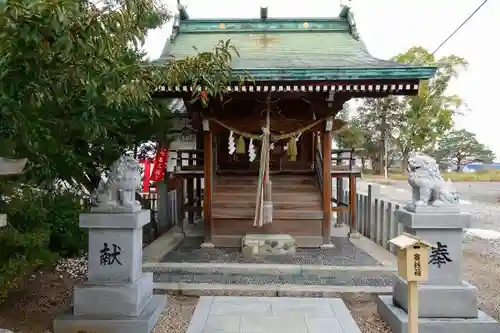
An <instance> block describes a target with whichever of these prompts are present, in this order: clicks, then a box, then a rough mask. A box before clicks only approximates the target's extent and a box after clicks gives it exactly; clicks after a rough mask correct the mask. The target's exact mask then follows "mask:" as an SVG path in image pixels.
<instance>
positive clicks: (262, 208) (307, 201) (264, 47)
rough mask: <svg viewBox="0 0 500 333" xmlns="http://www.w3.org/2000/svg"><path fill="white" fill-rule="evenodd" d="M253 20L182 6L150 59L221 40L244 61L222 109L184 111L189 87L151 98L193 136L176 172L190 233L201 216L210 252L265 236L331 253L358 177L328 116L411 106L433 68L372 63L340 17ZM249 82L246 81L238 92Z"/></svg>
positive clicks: (349, 18) (264, 15) (212, 104)
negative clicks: (179, 112)
mask: <svg viewBox="0 0 500 333" xmlns="http://www.w3.org/2000/svg"><path fill="white" fill-rule="evenodd" d="M255 9H256V10H255V14H256V15H255V16H256V18H254V19H191V18H189V16H188V15H187V12H186V10H185V9H184V8H182V7H181V9H180V15H178V16H177V19H176V21H175V24H174V29H173V31H174V32H173V35H172V37H171V38H170V39H169V40H168V41H167V44H166V45H165V47H164V51H163V53H162V56H161V57H160V59H158V60H157V61H160V62H161V61H163V62H166V61H169V59H172V57H175V59H181V58H184V57H186V56H193V55H195V54H196V50H198V52H204V51H212V50H213V48H214V46H215V45H217V44H218V42H219V41H220V40H224V41H225V40H228V39H231V41H232V42H233V43H234V45H235V47H236V49H237V50H238V52H239V54H240V57H236V56H235V57H234V59H233V60H232V61H233V62H232V67H233V69H234V70H233V76H234V84H232V85H231V86H229V87H228V88H227V92H226V94H225V95H224V98H223V100H222V101H220V100H218V99H214V100H210V101H209V103H208V106H203V105H202V104H201V102H200V101H198V102H195V103H191V102H190V101H191V98H192V91H191V90H190V89H191V83H190V82H186V83H185V85H183V86H175V87H173V86H163V87H160V88H159V89H158V90H157V91H156V93H155V97H156V98H166V99H183V100H184V104H185V107H186V112H187V115H188V117H189V118H190V119H191V126H193V128H194V129H195V130H196V131H197V132H196V133H197V134H196V151H193V152H192V154H190V155H189V156H192V161H191V162H190V163H188V165H187V166H185V165H184V166H182V165H181V164H179V165H180V167H179V168H177V169H176V171H175V176H176V177H180V178H182V179H187V180H188V184H191V185H188V189H187V192H188V198H187V201H188V204H187V205H186V206H185V208H184V209H185V211H186V212H187V214H188V216H190V220H191V222H193V221H194V219H193V216H195V215H196V214H199V215H200V217H202V221H203V228H204V237H205V243H206V245H208V246H212V245H214V246H216V247H239V246H241V242H242V238H243V237H244V236H245V235H247V234H269V235H290V236H292V237H293V238H294V239H295V241H296V246H297V247H320V246H324V247H328V246H329V244H330V243H331V224H332V214H333V213H338V216H348V218H347V219H346V220H345V221H344V222H345V223H347V224H349V225H350V227H351V230H354V223H355V221H356V216H355V209H354V201H355V193H356V178H358V177H360V170H358V169H356V168H355V167H354V166H353V160H354V151H352V150H350V149H340V150H332V138H333V137H334V136H335V135H336V133H337V132H338V131H339V130H340V129H341V128H342V126H344V125H345V122H343V121H341V120H338V119H336V118H335V117H336V115H337V114H338V112H339V111H340V110H342V108H343V105H344V103H346V102H347V101H349V100H350V99H351V98H363V97H377V98H382V97H386V96H389V95H416V94H417V93H418V90H419V85H420V83H421V81H423V80H428V79H430V78H432V77H433V76H434V74H435V72H436V68H435V67H422V66H414V65H403V64H399V63H396V62H394V61H391V60H382V59H378V58H375V57H373V56H372V55H371V54H370V53H369V52H368V50H367V48H366V46H365V44H364V43H363V41H362V39H361V37H360V34H359V32H358V30H357V28H356V23H355V21H354V17H353V13H352V10H351V9H350V8H349V7H346V6H344V7H343V8H342V9H341V11H340V14H339V15H338V17H333V18H293V19H292V18H290V19H288V18H279V19H278V18H273V17H272V13H268V12H267V9H266V8H261V9H260V12H259V8H255ZM259 13H260V17H259ZM387 38H390V36H388V37H387ZM246 74H248V75H249V76H251V77H252V78H253V80H254V82H253V81H252V82H244V83H243V84H241V83H240V82H239V80H238V78H239V77H240V76H243V75H246ZM193 156H194V157H193ZM342 178H344V179H345V178H346V179H349V182H348V184H349V185H348V189H349V196H348V198H340V197H337V198H336V199H332V186H333V185H335V186H336V187H337V188H338V189H339V190H340V192H342V193H344V190H347V189H345V188H342V183H343V182H340V181H337V180H340V179H342ZM195 183H196V184H197V186H196V187H194V185H193V184H195ZM201 184H203V185H202V186H200V185H201ZM202 187H203V203H202V204H201V197H202V196H201V188H202ZM194 192H197V193H198V196H197V198H198V200H196V199H193V198H194V197H196V195H194V194H193V193H194ZM190 193H191V194H190ZM189 195H191V196H190V197H189ZM341 199H342V200H341ZM196 202H198V204H196ZM337 221H339V219H337Z"/></svg>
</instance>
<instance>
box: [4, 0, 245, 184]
mask: <svg viewBox="0 0 500 333" xmlns="http://www.w3.org/2000/svg"><path fill="white" fill-rule="evenodd" d="M168 19H169V15H168V12H167V10H166V8H164V7H162V6H160V5H158V4H157V3H156V2H155V1H154V0H134V1H132V0H105V1H103V2H99V1H88V0H34V1H23V0H9V1H8V3H7V4H6V6H5V7H4V11H3V12H0V50H1V52H0V105H1V107H0V115H1V122H0V139H1V140H0V155H2V156H6V157H10V156H13V157H15V156H22V157H27V158H29V161H30V165H29V168H28V172H27V177H28V178H29V179H31V180H33V181H35V182H37V183H40V184H41V183H46V184H51V183H53V181H54V179H62V180H66V181H70V182H75V183H78V184H84V185H85V186H86V187H87V188H92V187H94V186H96V184H97V182H98V180H99V179H100V175H101V171H102V169H103V168H105V167H106V166H107V165H109V163H110V162H111V161H112V160H114V159H116V157H117V156H118V155H119V154H121V153H123V152H124V151H125V150H127V149H130V148H131V147H133V146H134V144H135V143H139V142H141V141H146V140H148V139H153V140H161V139H163V138H164V137H165V135H164V134H165V133H164V132H165V131H168V126H169V125H168V120H169V118H170V116H171V115H170V112H169V110H168V103H167V105H165V103H158V102H157V101H156V100H154V99H153V98H152V92H153V91H154V90H155V89H157V87H159V86H160V85H164V84H167V85H181V84H185V83H188V82H189V83H191V84H192V85H193V88H194V89H193V91H194V93H193V100H198V99H201V100H202V102H203V103H204V104H206V103H207V101H208V98H210V96H218V97H220V96H221V94H222V92H223V90H224V88H225V86H226V85H227V84H228V83H229V81H231V80H232V78H231V67H230V63H231V58H232V56H233V55H234V54H236V55H237V52H236V49H235V48H234V45H233V44H232V43H231V42H230V41H227V42H225V41H221V42H220V43H219V44H218V45H214V51H213V52H202V53H198V54H197V55H195V56H193V57H187V58H185V59H179V60H172V61H169V62H167V63H166V64H154V63H150V62H148V61H145V60H144V53H143V52H141V45H142V44H143V42H144V38H145V36H146V33H147V31H148V30H150V29H153V28H156V27H158V26H161V25H162V24H163V23H165V22H166V21H167V20H168ZM199 87H207V88H205V89H206V90H205V91H204V92H203V93H202V92H201V89H198V88H199Z"/></svg>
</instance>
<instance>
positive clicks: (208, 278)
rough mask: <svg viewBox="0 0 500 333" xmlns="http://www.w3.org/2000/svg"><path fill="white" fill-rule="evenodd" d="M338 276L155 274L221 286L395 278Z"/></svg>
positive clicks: (387, 281) (370, 282) (374, 282)
mask: <svg viewBox="0 0 500 333" xmlns="http://www.w3.org/2000/svg"><path fill="white" fill-rule="evenodd" d="M336 275H338V276H336V277H334V278H333V277H332V278H326V277H325V278H319V277H313V276H310V277H304V276H300V275H281V276H279V275H232V274H206V273H205V274H204V273H202V274H196V273H191V274H177V273H172V272H169V273H154V281H155V282H158V283H162V282H163V283H165V282H167V283H170V282H184V283H221V284H249V285H251V284H253V285H267V284H300V285H325V286H391V285H392V283H393V277H388V276H378V275H369V274H365V275H364V276H355V277H352V276H345V277H344V276H342V275H340V274H336Z"/></svg>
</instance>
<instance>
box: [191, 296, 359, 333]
mask: <svg viewBox="0 0 500 333" xmlns="http://www.w3.org/2000/svg"><path fill="white" fill-rule="evenodd" d="M237 332H244V333H271V332H272V333H326V332H328V333H361V331H360V330H359V328H358V326H357V325H356V322H355V321H354V319H353V318H352V316H351V314H350V312H349V310H348V309H347V307H346V306H345V304H344V302H343V301H342V300H341V299H339V298H290V297H236V296H227V297H224V296H204V297H201V298H200V300H199V301H198V304H197V306H196V310H195V312H194V315H193V317H192V319H191V323H190V324H189V327H188V330H187V333H237Z"/></svg>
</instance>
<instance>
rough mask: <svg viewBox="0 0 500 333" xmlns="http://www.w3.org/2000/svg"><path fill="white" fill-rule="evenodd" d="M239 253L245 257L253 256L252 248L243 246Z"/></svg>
mask: <svg viewBox="0 0 500 333" xmlns="http://www.w3.org/2000/svg"><path fill="white" fill-rule="evenodd" d="M241 252H242V253H243V255H244V256H245V257H251V256H253V247H252V246H243V248H242V249H241Z"/></svg>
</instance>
